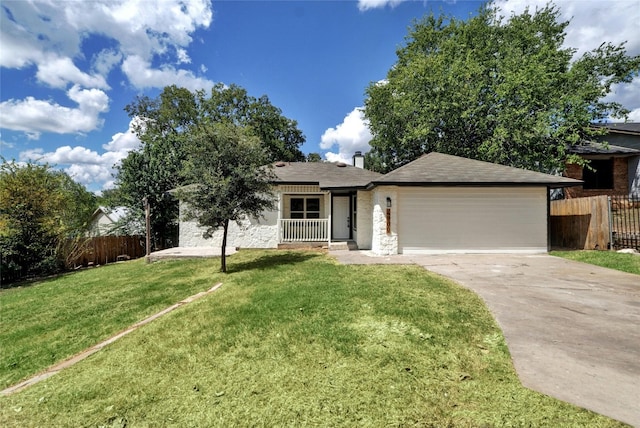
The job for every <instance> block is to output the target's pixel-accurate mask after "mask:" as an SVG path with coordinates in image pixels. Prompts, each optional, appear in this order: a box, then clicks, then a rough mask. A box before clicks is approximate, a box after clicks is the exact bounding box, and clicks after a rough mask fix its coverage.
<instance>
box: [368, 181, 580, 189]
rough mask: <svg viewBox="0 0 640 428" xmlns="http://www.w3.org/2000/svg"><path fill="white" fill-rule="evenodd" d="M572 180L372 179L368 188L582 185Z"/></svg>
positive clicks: (554, 187) (552, 186)
mask: <svg viewBox="0 0 640 428" xmlns="http://www.w3.org/2000/svg"><path fill="white" fill-rule="evenodd" d="M567 180H571V181H564V180H563V181H555V182H530V181H527V182H515V181H486V182H479V181H442V182H433V181H429V182H416V181H413V182H404V181H402V182H401V181H372V182H371V183H369V185H368V186H367V189H373V188H374V187H377V186H398V187H549V188H552V189H556V188H560V187H573V186H581V185H582V184H583V183H584V182H583V181H582V180H574V179H567Z"/></svg>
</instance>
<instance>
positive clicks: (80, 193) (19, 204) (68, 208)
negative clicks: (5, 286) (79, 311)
mask: <svg viewBox="0 0 640 428" xmlns="http://www.w3.org/2000/svg"><path fill="white" fill-rule="evenodd" d="M96 208H97V203H96V198H95V196H94V195H93V194H92V193H90V192H88V191H87V190H86V189H85V188H84V187H83V186H82V185H80V184H78V183H76V182H75V181H73V180H72V179H71V177H69V176H68V175H67V174H66V173H64V172H62V171H58V170H54V169H52V168H51V167H50V166H49V165H38V164H34V163H27V164H24V165H23V164H18V163H15V162H3V163H2V164H0V272H1V273H2V280H3V281H7V280H9V281H10V280H14V279H18V278H21V277H25V276H34V275H44V274H50V273H55V272H58V271H60V270H61V269H62V268H63V267H64V263H65V255H66V254H65V248H68V246H66V245H65V244H66V243H67V241H68V240H70V239H73V238H77V237H80V236H82V234H83V233H84V232H85V231H86V230H87V226H88V223H89V221H90V219H91V214H92V213H93V211H94V210H95V209H96Z"/></svg>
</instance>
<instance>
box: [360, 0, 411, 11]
mask: <svg viewBox="0 0 640 428" xmlns="http://www.w3.org/2000/svg"><path fill="white" fill-rule="evenodd" d="M403 1H407V0H358V9H360V10H361V11H362V12H364V11H367V10H371V9H382V8H384V7H386V6H389V7H391V8H394V7H396V6H397V5H399V4H400V3H402V2H403Z"/></svg>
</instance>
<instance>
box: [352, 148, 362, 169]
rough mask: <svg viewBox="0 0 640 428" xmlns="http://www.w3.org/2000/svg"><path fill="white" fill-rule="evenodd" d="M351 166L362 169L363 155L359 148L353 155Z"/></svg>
mask: <svg viewBox="0 0 640 428" xmlns="http://www.w3.org/2000/svg"><path fill="white" fill-rule="evenodd" d="M353 166H355V167H356V168H361V169H364V156H363V155H362V152H361V151H359V150H358V151H357V152H356V153H355V154H354V155H353Z"/></svg>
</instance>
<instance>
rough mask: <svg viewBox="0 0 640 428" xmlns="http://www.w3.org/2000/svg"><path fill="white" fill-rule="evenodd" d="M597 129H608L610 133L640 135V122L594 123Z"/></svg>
mask: <svg viewBox="0 0 640 428" xmlns="http://www.w3.org/2000/svg"><path fill="white" fill-rule="evenodd" d="M593 126H594V127H596V128H607V129H608V130H609V131H610V132H620V133H625V134H637V135H640V122H627V123H594V124H593Z"/></svg>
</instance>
